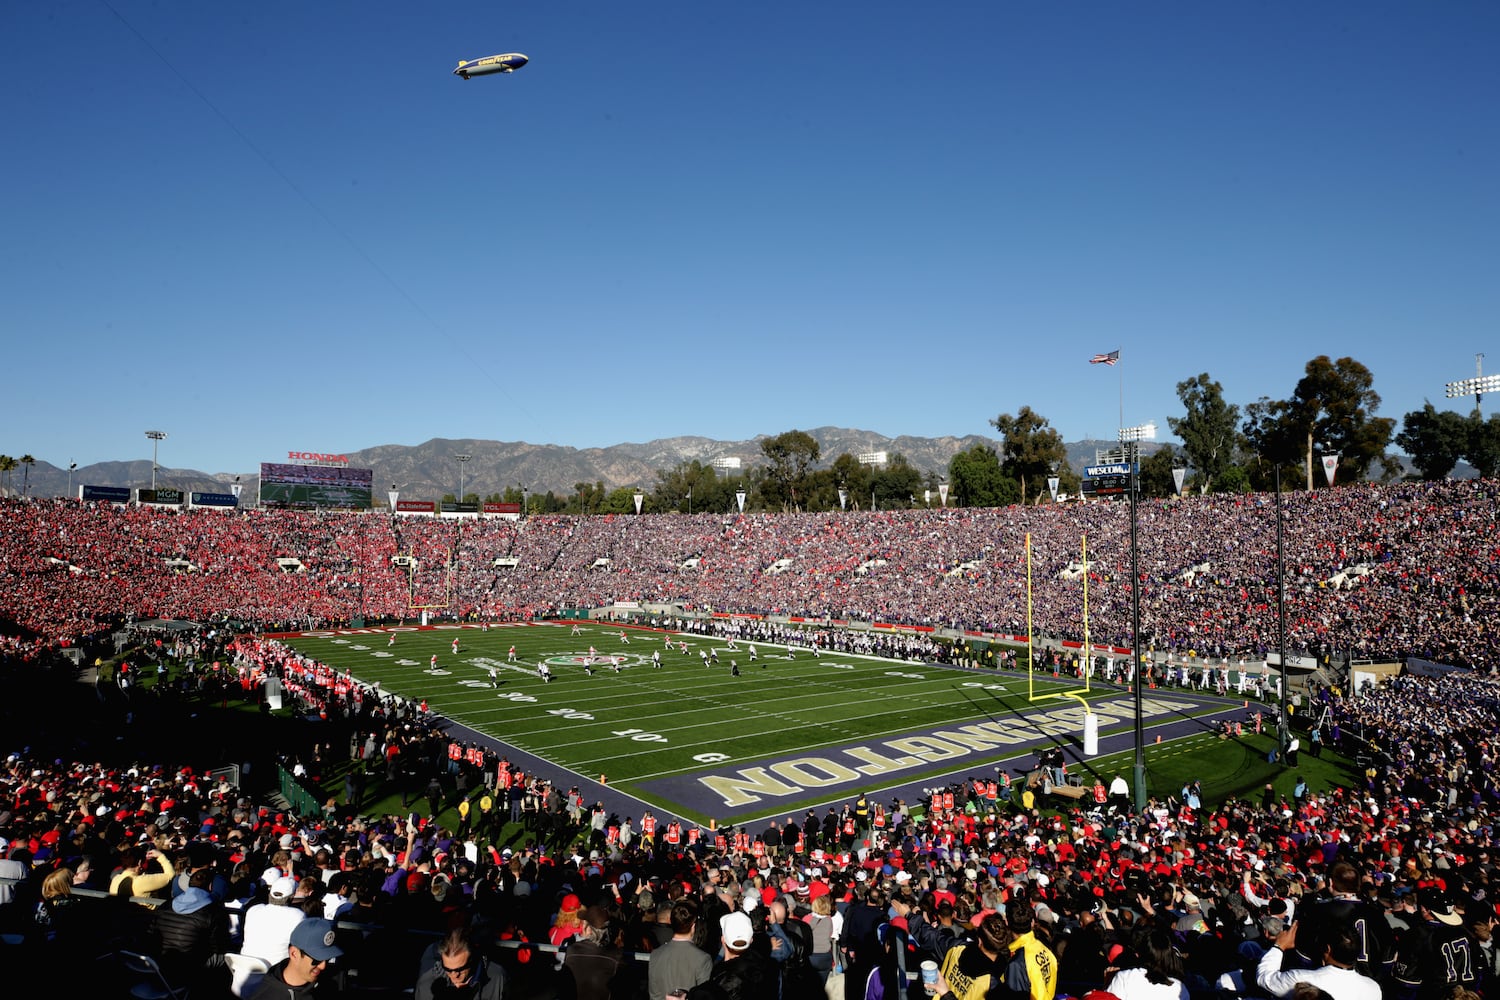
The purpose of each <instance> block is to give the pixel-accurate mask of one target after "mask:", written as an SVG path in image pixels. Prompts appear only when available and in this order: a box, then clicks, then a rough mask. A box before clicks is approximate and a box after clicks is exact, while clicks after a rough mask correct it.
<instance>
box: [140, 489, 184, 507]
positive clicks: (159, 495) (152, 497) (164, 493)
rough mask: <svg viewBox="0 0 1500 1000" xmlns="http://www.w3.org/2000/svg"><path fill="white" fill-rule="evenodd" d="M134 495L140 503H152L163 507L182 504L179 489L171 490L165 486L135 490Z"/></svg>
mask: <svg viewBox="0 0 1500 1000" xmlns="http://www.w3.org/2000/svg"><path fill="white" fill-rule="evenodd" d="M135 496H136V500H137V501H138V502H140V503H153V504H157V505H159V506H163V507H181V506H182V491H181V490H171V489H166V488H165V487H163V488H162V489H156V490H136V491H135Z"/></svg>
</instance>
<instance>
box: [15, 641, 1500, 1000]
mask: <svg viewBox="0 0 1500 1000" xmlns="http://www.w3.org/2000/svg"><path fill="white" fill-rule="evenodd" d="M233 646H234V644H233V643H231V644H230V648H228V649H227V650H226V652H227V653H228V655H230V656H233V657H235V658H245V657H250V658H259V659H260V660H261V661H263V662H264V663H266V664H267V665H268V667H270V668H271V669H277V670H283V669H292V668H294V666H295V665H294V664H292V663H291V662H290V661H289V660H286V659H281V660H280V661H279V662H273V661H276V660H277V657H278V655H279V654H278V653H277V651H276V650H275V649H274V648H268V647H264V646H251V647H247V648H245V649H237V648H233ZM368 695H369V698H370V701H371V702H373V703H374V704H373V707H371V708H369V709H368V710H366V711H364V712H363V715H362V717H361V721H360V723H359V725H358V726H357V727H356V728H355V732H356V733H357V734H363V738H358V737H357V738H353V739H351V740H350V741H349V745H348V747H347V751H345V749H344V748H332V747H329V748H325V749H324V751H323V752H324V753H325V754H327V755H329V756H332V755H334V754H337V753H344V752H347V753H348V754H349V755H350V756H353V757H356V758H364V757H366V755H368V758H369V759H370V760H371V762H372V765H373V766H375V767H379V766H381V762H382V761H386V760H389V756H388V754H389V752H390V750H391V748H392V747H396V748H397V753H398V754H399V753H402V752H408V753H411V754H414V755H419V756H421V757H422V758H423V759H424V760H425V761H426V763H425V765H424V766H425V768H426V772H428V773H432V774H433V775H434V776H435V775H436V774H437V773H438V769H439V768H440V767H441V764H440V761H441V759H442V756H443V755H442V754H441V753H440V752H438V748H439V747H441V745H442V744H443V740H442V738H441V736H440V734H439V729H440V723H439V722H438V720H430V719H425V718H422V717H421V716H419V715H415V714H412V713H411V712H409V711H405V710H401V709H398V708H396V707H395V706H394V704H393V702H391V701H390V700H389V699H388V698H384V697H382V696H380V695H379V694H378V693H377V692H368ZM1317 700H1318V701H1319V702H1320V703H1321V705H1322V706H1323V707H1324V708H1326V709H1327V717H1328V719H1329V720H1330V721H1331V722H1332V723H1333V729H1332V732H1333V735H1332V737H1331V738H1330V740H1329V742H1330V743H1331V744H1337V742H1338V740H1339V736H1338V735H1337V734H1338V733H1339V732H1349V731H1353V730H1355V729H1359V730H1362V731H1363V732H1364V733H1365V734H1366V736H1367V737H1368V738H1369V739H1370V740H1371V742H1372V743H1373V744H1374V745H1375V746H1376V747H1378V748H1379V752H1378V753H1375V754H1372V755H1371V756H1370V757H1369V759H1368V769H1367V770H1366V771H1365V772H1364V779H1363V782H1362V784H1361V785H1360V787H1352V788H1327V789H1311V788H1308V787H1307V783H1306V782H1305V781H1302V780H1301V779H1299V780H1298V782H1297V784H1296V786H1295V791H1294V793H1293V795H1292V796H1291V797H1290V798H1284V797H1281V796H1278V795H1275V794H1273V793H1271V792H1270V791H1269V790H1268V792H1267V794H1266V795H1265V796H1261V797H1257V798H1256V799H1254V800H1251V799H1231V800H1229V801H1226V802H1223V803H1222V804H1219V805H1208V806H1205V805H1203V804H1202V803H1200V802H1198V801H1197V792H1196V789H1194V788H1192V787H1185V788H1184V789H1183V790H1182V794H1180V795H1176V796H1171V797H1169V798H1167V799H1164V800H1161V801H1155V800H1153V801H1150V802H1148V804H1147V807H1146V808H1145V809H1144V810H1142V811H1140V812H1133V811H1131V809H1130V808H1129V804H1128V802H1111V803H1109V804H1105V803H1096V804H1092V805H1090V806H1087V807H1084V808H1074V809H1064V810H1063V811H1061V812H1058V813H1056V814H1052V813H1044V812H1039V811H1036V810H1032V809H1027V808H1024V807H1022V806H1021V805H1018V804H1016V803H1015V802H1013V801H1012V800H1009V799H1007V798H1005V797H1001V798H1000V799H999V800H998V801H997V800H996V799H995V798H993V797H991V796H990V795H989V794H987V790H988V783H987V781H986V780H985V779H984V778H983V777H971V778H969V779H967V780H963V781H959V782H955V783H954V784H952V785H950V786H948V787H946V788H943V789H933V790H932V794H931V797H930V799H929V800H928V801H925V802H921V803H912V804H911V805H910V806H908V804H907V803H904V802H900V801H892V802H890V803H889V804H885V803H875V802H870V801H867V800H865V799H863V798H861V799H859V800H857V801H854V802H850V803H845V804H844V805H843V806H842V807H841V808H840V809H837V810H833V811H830V813H829V814H828V815H827V816H819V815H817V814H816V812H812V813H809V814H808V815H807V816H806V818H805V819H798V818H796V817H787V819H786V821H785V822H784V823H781V822H777V821H772V822H770V823H769V824H768V825H767V826H766V827H765V829H759V828H755V829H718V830H701V829H693V830H688V831H684V830H683V829H682V828H681V827H680V826H679V825H676V824H667V823H662V824H651V825H649V827H648V826H647V825H646V824H643V825H642V829H641V830H640V831H639V832H638V833H637V835H634V836H622V835H621V833H622V831H621V828H620V827H618V826H615V825H612V826H610V827H609V828H608V830H607V832H604V833H603V834H602V835H600V836H596V835H595V826H594V824H592V823H590V822H589V821H587V820H585V819H584V818H583V817H584V815H585V814H586V813H587V812H588V809H587V807H586V806H583V807H580V808H579V810H578V812H577V813H576V814H574V819H575V820H577V822H574V823H571V824H568V825H565V826H563V827H560V829H562V830H563V834H562V835H560V836H551V835H548V834H546V833H539V831H540V830H541V826H540V825H539V824H538V823H537V822H535V821H534V820H528V822H527V824H526V825H525V828H524V830H522V831H519V832H515V831H512V832H510V833H508V834H507V835H504V836H502V834H501V831H502V829H506V828H505V825H504V824H503V823H497V824H494V825H492V826H489V827H486V826H485V825H483V824H476V823H470V822H469V821H468V818H467V817H465V819H464V821H463V822H462V823H461V824H460V825H459V826H458V827H456V828H451V829H450V828H446V827H444V826H442V825H439V824H438V823H437V821H436V820H435V819H434V818H433V817H434V816H435V815H436V813H437V812H438V811H439V809H438V806H439V803H437V802H430V803H429V806H430V809H429V810H427V811H425V812H424V811H423V810H421V809H418V811H417V812H416V813H415V814H413V815H408V816H399V815H385V816H374V817H371V816H366V815H363V814H362V813H361V811H360V810H359V808H358V800H357V798H356V799H355V801H353V802H350V801H347V799H346V800H345V801H343V802H342V803H337V802H335V803H330V805H329V807H328V808H326V809H325V810H323V811H322V812H321V813H319V814H315V815H295V814H293V813H291V812H290V811H288V810H286V809H284V808H279V807H277V806H275V805H273V804H270V803H268V802H258V801H256V800H254V799H252V798H251V797H249V796H247V795H246V794H244V793H243V792H241V790H240V789H238V788H236V787H234V786H233V785H231V784H230V783H229V781H228V780H227V779H215V778H209V777H208V776H207V775H206V773H205V771H204V770H203V768H202V766H201V764H198V763H193V762H189V761H173V762H165V763H163V762H152V761H139V762H137V763H134V764H132V765H130V766H123V767H110V766H106V765H104V764H102V763H98V762H89V761H70V760H65V759H60V758H59V759H52V760H47V759H42V758H38V757H36V756H34V755H32V754H29V753H28V752H26V751H24V750H19V751H16V752H13V753H11V754H10V755H9V756H8V757H7V758H6V759H5V761H4V764H3V767H0V855H3V858H4V860H0V931H3V932H4V933H5V934H6V935H8V938H7V940H8V941H10V942H16V943H20V944H21V945H22V946H23V947H25V948H28V949H34V950H33V951H29V952H28V954H31V955H34V956H36V957H37V960H38V961H44V962H55V963H58V964H60V965H66V966H70V967H73V968H75V969H76V968H79V967H83V968H87V967H88V966H87V962H86V961H85V960H88V959H93V958H94V957H96V956H98V955H99V954H101V953H103V952H108V951H114V950H117V949H121V948H125V949H127V950H138V951H140V952H142V953H145V954H147V955H150V956H153V957H154V958H155V959H156V960H157V961H158V962H159V963H160V964H161V967H162V969H163V970H164V972H165V973H166V975H167V977H168V979H169V981H171V982H173V983H176V984H187V985H191V986H192V987H193V988H194V990H195V992H194V994H193V995H194V996H197V997H210V996H220V995H224V996H227V995H229V993H228V991H229V990H230V989H231V988H232V989H235V990H237V991H238V994H239V995H243V996H256V997H282V996H289V997H304V996H309V995H311V994H312V991H313V990H314V989H316V990H317V992H319V993H323V994H328V993H331V992H333V991H335V990H336V989H340V988H341V989H344V990H358V991H360V992H372V993H388V994H390V995H396V994H399V993H401V992H402V991H403V990H411V989H414V990H415V994H416V996H418V997H421V998H424V1000H425V998H427V997H434V996H465V997H468V996H475V997H486V998H490V1000H495V998H498V997H501V996H511V997H518V996H551V995H557V996H564V997H575V996H576V997H619V998H632V1000H633V998H636V997H641V996H648V997H651V998H653V1000H654V998H659V997H665V996H668V995H671V993H672V992H673V991H674V990H681V991H684V992H685V993H686V995H687V996H689V997H693V998H720V997H743V998H747V1000H748V998H757V997H777V996H780V997H786V998H789V1000H793V998H800V997H821V996H824V995H828V991H830V990H831V991H832V995H842V996H847V997H850V998H858V997H894V996H899V995H902V994H903V993H904V992H905V990H904V988H903V984H905V983H906V982H907V979H908V977H909V978H910V979H911V980H912V981H913V985H912V989H913V990H920V986H919V985H918V983H919V981H920V976H921V974H922V970H923V964H924V963H926V962H931V963H932V964H933V966H935V967H936V975H937V976H938V977H940V978H939V979H938V980H937V984H936V988H937V991H938V992H939V993H944V994H945V995H946V994H947V993H951V994H952V995H953V996H955V997H962V998H966V1000H968V998H977V997H983V996H992V997H1005V998H1008V1000H1024V998H1027V997H1030V998H1033V1000H1053V998H1054V997H1057V996H1064V995H1071V996H1079V997H1083V996H1087V995H1089V994H1090V993H1093V992H1095V991H1105V993H1103V994H1099V996H1100V997H1103V996H1105V995H1112V996H1114V997H1118V998H1120V1000H1134V998H1137V997H1148V998H1149V997H1157V996H1160V997H1167V996H1173V997H1178V998H1182V997H1197V998H1207V997H1214V998H1230V997H1237V996H1247V997H1267V996H1269V997H1282V996H1293V995H1295V996H1298V997H1304V996H1306V997H1309V998H1310V997H1314V996H1318V995H1326V996H1329V997H1333V998H1335V1000H1355V998H1364V1000H1375V998H1376V997H1380V996H1385V997H1388V998H1392V1000H1426V998H1443V1000H1446V998H1456V1000H1472V998H1473V997H1478V996H1494V995H1495V993H1496V990H1497V988H1500V954H1497V952H1496V950H1495V947H1494V944H1493V931H1494V926H1495V924H1496V922H1497V919H1500V918H1497V914H1500V900H1497V898H1496V892H1497V889H1496V886H1495V885H1494V878H1495V872H1496V868H1495V860H1496V857H1497V856H1496V854H1495V851H1496V849H1497V845H1496V843H1495V838H1494V834H1495V822H1494V821H1495V818H1496V812H1497V810H1500V784H1497V781H1496V776H1495V748H1494V745H1493V738H1494V733H1495V732H1496V731H1497V730H1500V685H1497V682H1496V681H1494V680H1492V679H1490V678H1485V677H1480V676H1478V675H1475V674H1472V673H1452V674H1448V675H1446V676H1443V677H1439V678H1425V677H1419V676H1403V677H1398V678H1396V679H1394V680H1392V681H1391V682H1389V683H1388V684H1386V685H1384V686H1382V687H1380V688H1378V689H1370V690H1367V691H1365V692H1362V693H1361V694H1360V695H1358V696H1354V697H1345V696H1343V695H1341V694H1340V693H1339V692H1337V691H1333V690H1330V689H1323V690H1321V691H1319V692H1318V695H1317ZM424 746H426V749H425V750H424V749H422V748H423V747H424ZM323 763H326V762H323V761H319V760H317V759H314V760H312V761H309V762H308V763H307V765H306V766H304V765H302V764H298V765H297V766H298V769H299V771H301V772H302V773H304V774H305V775H306V776H307V778H308V780H310V781H311V780H313V779H315V778H316V777H317V775H318V772H319V770H320V768H321V766H322V764H323ZM518 783H519V784H521V785H523V786H525V787H526V788H527V794H531V792H532V790H533V789H537V788H540V787H542V786H543V785H544V782H543V781H542V779H540V778H539V777H537V776H520V777H519V779H518ZM322 791H323V792H324V793H327V792H328V791H329V790H328V789H326V788H325V789H323V790H322ZM478 791H479V792H480V793H481V794H483V792H484V790H483V789H479V790H478ZM549 797H555V799H556V801H557V802H559V803H561V802H563V801H566V803H567V804H566V805H565V806H564V805H554V806H548V807H547V808H548V809H549V810H555V811H556V812H558V813H563V812H571V811H572V809H573V808H574V804H573V802H572V796H571V795H569V796H567V797H563V796H561V795H556V796H549ZM330 798H332V799H335V800H337V799H338V798H339V796H337V794H336V793H335V794H334V795H332V796H330ZM89 889H91V890H97V891H98V892H99V893H107V894H108V896H107V898H103V899H99V898H85V894H84V893H82V892H80V890H89ZM543 944H546V945H549V946H552V947H548V948H546V949H543V948H542V947H541V945H543ZM559 946H560V947H561V949H562V950H561V951H560V952H557V953H554V950H553V949H554V948H556V947H559ZM226 956H229V957H227V958H226ZM247 956H248V958H249V959H252V960H258V961H253V962H249V963H247V961H246V957H247ZM249 966H253V968H254V969H255V970H259V971H251V972H248V973H247V972H246V971H245V970H246V968H247V967H249ZM933 971H934V970H933V968H932V967H929V968H928V969H927V974H928V975H932V974H933ZM75 974H76V972H75ZM320 983H321V985H319V984H320ZM1312 987H1316V988H1317V989H1320V990H1321V991H1322V994H1317V993H1314V992H1298V991H1308V990H1310V989H1311V988H1312ZM840 991H842V992H840ZM914 995H915V994H914Z"/></svg>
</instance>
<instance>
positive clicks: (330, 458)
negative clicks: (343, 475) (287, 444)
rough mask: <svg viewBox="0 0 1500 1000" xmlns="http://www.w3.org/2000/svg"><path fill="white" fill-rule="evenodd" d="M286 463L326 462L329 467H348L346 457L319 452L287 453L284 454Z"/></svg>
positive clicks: (347, 458)
mask: <svg viewBox="0 0 1500 1000" xmlns="http://www.w3.org/2000/svg"><path fill="white" fill-rule="evenodd" d="M286 457H287V460H288V461H291V462H326V463H328V464H330V465H348V464H349V456H348V455H326V454H324V453H323V452H321V451H289V452H287V453H286Z"/></svg>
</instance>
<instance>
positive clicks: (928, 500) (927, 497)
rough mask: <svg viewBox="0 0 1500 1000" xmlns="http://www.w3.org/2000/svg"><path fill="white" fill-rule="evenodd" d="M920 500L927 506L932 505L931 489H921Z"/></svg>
mask: <svg viewBox="0 0 1500 1000" xmlns="http://www.w3.org/2000/svg"><path fill="white" fill-rule="evenodd" d="M922 502H923V503H925V504H926V505H927V506H929V507H931V506H932V491H931V490H923V491H922Z"/></svg>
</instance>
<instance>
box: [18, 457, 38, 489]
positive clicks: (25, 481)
mask: <svg viewBox="0 0 1500 1000" xmlns="http://www.w3.org/2000/svg"><path fill="white" fill-rule="evenodd" d="M20 462H21V464H22V465H24V466H26V468H25V469H23V470H21V495H22V496H23V497H24V496H26V495H27V494H29V493H30V492H31V467H32V466H33V465H35V464H36V459H34V458H32V457H31V456H30V455H22V456H21V458H20Z"/></svg>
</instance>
